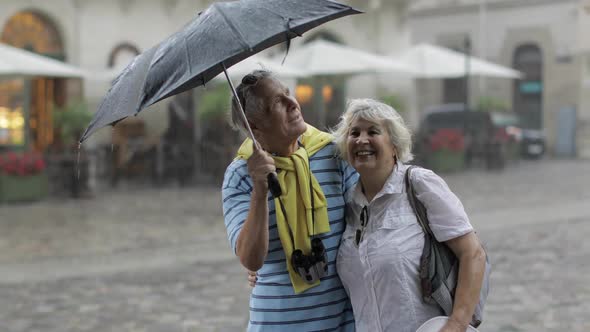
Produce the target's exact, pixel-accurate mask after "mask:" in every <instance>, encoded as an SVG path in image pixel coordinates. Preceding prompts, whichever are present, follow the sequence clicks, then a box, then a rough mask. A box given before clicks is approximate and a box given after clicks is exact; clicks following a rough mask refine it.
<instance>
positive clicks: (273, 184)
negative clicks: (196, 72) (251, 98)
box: [221, 63, 282, 198]
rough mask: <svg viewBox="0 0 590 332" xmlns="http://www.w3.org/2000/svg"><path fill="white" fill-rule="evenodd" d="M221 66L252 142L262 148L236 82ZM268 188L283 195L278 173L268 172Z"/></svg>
mask: <svg viewBox="0 0 590 332" xmlns="http://www.w3.org/2000/svg"><path fill="white" fill-rule="evenodd" d="M221 66H222V67H223V73H224V74H225V78H226V79H227V83H229V87H230V88H231V93H232V94H233V95H234V98H236V100H237V101H238V102H237V104H238V107H239V108H240V114H241V115H242V120H244V124H245V126H246V128H247V129H248V133H249V134H250V139H252V142H254V144H256V147H257V148H259V149H261V147H260V144H258V141H257V140H256V139H255V138H254V134H253V133H252V128H250V124H249V123H248V119H247V118H246V112H245V111H244V108H242V103H240V98H238V93H237V92H236V88H234V84H233V83H232V81H231V80H230V79H229V75H228V74H227V70H226V69H225V64H224V63H221ZM267 180H268V189H269V190H270V192H271V193H272V195H273V196H274V197H275V198H278V197H279V196H281V195H282V190H281V185H280V184H279V180H278V179H277V174H276V173H274V172H273V173H268V177H267Z"/></svg>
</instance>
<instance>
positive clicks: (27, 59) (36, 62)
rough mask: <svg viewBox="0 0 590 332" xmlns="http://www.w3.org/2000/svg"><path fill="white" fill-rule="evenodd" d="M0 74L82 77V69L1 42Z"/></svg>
mask: <svg viewBox="0 0 590 332" xmlns="http://www.w3.org/2000/svg"><path fill="white" fill-rule="evenodd" d="M0 76H45V77H82V76H83V72H82V70H80V69H78V68H76V67H74V66H71V65H68V64H66V63H63V62H61V61H57V60H53V59H51V58H48V57H45V56H42V55H38V54H35V53H33V52H29V51H25V50H23V49H20V48H16V47H12V46H8V45H6V44H2V43H0Z"/></svg>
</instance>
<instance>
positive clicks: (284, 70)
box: [215, 55, 309, 80]
mask: <svg viewBox="0 0 590 332" xmlns="http://www.w3.org/2000/svg"><path fill="white" fill-rule="evenodd" d="M256 69H265V70H269V71H271V72H273V74H274V75H276V76H278V77H283V78H297V77H305V76H308V75H309V74H308V73H307V72H306V71H305V70H303V69H301V68H299V67H295V66H288V65H283V64H281V63H280V62H277V61H274V60H271V59H267V58H264V57H262V56H260V55H253V56H251V57H249V58H247V59H245V60H243V61H242V62H240V63H238V64H236V65H234V66H232V67H231V70H230V71H229V74H230V75H229V76H230V77H231V78H232V79H241V78H242V77H244V76H245V75H247V74H249V73H251V72H252V71H253V70H256ZM215 79H219V80H225V76H224V75H223V74H219V75H217V76H216V77H215Z"/></svg>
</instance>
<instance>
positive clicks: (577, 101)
mask: <svg viewBox="0 0 590 332" xmlns="http://www.w3.org/2000/svg"><path fill="white" fill-rule="evenodd" d="M588 11H589V9H588V1H580V0H560V1H554V0H479V1H476V0H423V1H421V2H419V3H417V4H416V5H415V6H414V7H413V8H412V10H411V11H410V14H409V17H410V18H409V24H410V29H411V31H412V42H413V43H420V42H428V43H433V44H438V45H442V46H446V47H449V48H453V49H456V50H459V51H464V50H465V40H466V39H468V40H469V41H470V44H471V54H473V55H475V56H478V57H482V58H485V59H487V60H490V61H493V62H496V63H499V64H502V65H505V66H508V67H513V68H516V69H518V70H521V71H523V72H524V73H525V77H524V78H523V79H521V80H515V81H514V82H511V81H508V80H506V79H497V78H495V79H491V78H472V79H470V82H469V83H470V84H469V92H470V93H469V100H470V105H471V106H474V104H476V103H477V100H479V99H480V98H481V97H491V98H495V99H497V100H501V101H504V102H505V103H506V104H508V105H510V108H511V109H512V110H513V111H514V112H516V113H518V114H521V115H522V118H523V119H524V122H525V125H526V126H529V127H534V128H540V129H543V130H544V132H545V134H546V137H547V142H548V147H549V151H550V152H554V153H555V152H559V147H560V146H561V145H560V144H562V143H564V142H565V143H567V144H568V145H569V146H574V147H575V154H576V155H578V156H582V157H590V151H589V149H590V103H589V100H590V97H588V96H589V95H590V86H589V84H588V83H587V82H588V73H589V72H590V69H589V68H590V61H589V60H588V55H587V53H588V52H587V51H588V50H590V47H589V44H590V41H589V40H590V36H589V35H588V31H590V30H588V28H589V27H590V23H588V21H589V19H588V14H589V13H588ZM583 50H586V54H585V53H584V51H583ZM457 86H461V84H457V80H455V81H453V80H429V81H421V82H419V91H423V93H422V94H421V95H420V98H419V104H420V105H419V108H421V109H423V108H424V107H425V106H427V105H433V104H442V103H445V102H454V101H457V100H454V99H457V95H461V93H458V94H457V93H455V94H453V89H452V87H457ZM455 92H456V91H455ZM459 98H460V97H459ZM572 108H573V109H574V110H575V114H576V115H575V119H574V121H573V122H572V121H569V120H571V119H568V114H574V113H573V112H568V110H567V109H572ZM567 123H573V125H570V126H568V125H567ZM574 129H575V136H571V135H570V134H571V132H572V131H574ZM568 136H570V137H571V139H570V138H568Z"/></svg>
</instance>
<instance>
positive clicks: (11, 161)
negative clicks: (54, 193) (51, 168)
mask: <svg viewBox="0 0 590 332" xmlns="http://www.w3.org/2000/svg"><path fill="white" fill-rule="evenodd" d="M44 169H45V161H44V160H43V157H42V156H41V155H40V154H38V153H34V152H29V153H26V152H25V153H15V152H13V151H10V152H7V153H5V154H4V155H0V173H3V174H8V175H18V176H28V175H35V174H38V173H41V172H42V171H43V170H44Z"/></svg>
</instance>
